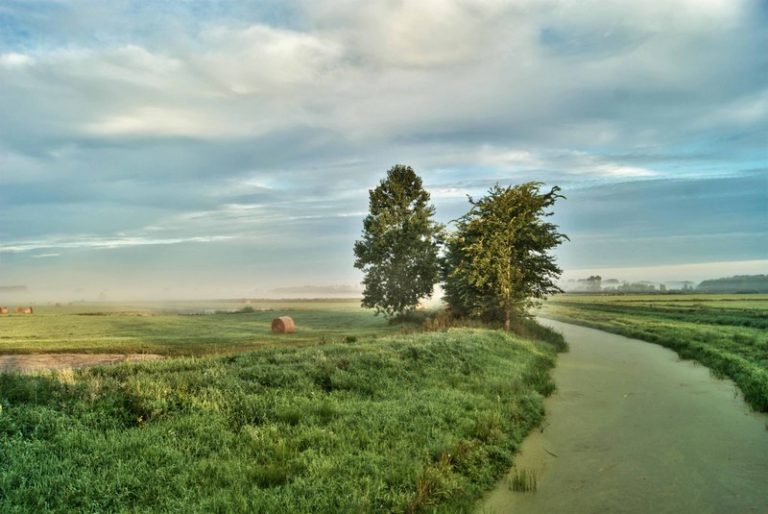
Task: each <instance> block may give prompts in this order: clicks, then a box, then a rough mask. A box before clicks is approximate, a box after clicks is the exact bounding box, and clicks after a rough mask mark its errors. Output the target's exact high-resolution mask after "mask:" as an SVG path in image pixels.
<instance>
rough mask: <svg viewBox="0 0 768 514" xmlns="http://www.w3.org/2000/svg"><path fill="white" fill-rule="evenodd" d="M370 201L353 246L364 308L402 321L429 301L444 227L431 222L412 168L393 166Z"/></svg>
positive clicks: (431, 211) (424, 195)
mask: <svg viewBox="0 0 768 514" xmlns="http://www.w3.org/2000/svg"><path fill="white" fill-rule="evenodd" d="M369 197H370V202H369V211H370V213H369V214H368V216H366V218H365V219H364V220H363V234H362V239H360V240H359V241H356V242H355V247H354V251H355V267H356V268H358V269H361V270H362V271H363V273H364V274H365V277H364V279H363V286H364V291H363V301H362V305H363V307H372V308H375V309H376V313H377V314H378V313H384V314H385V315H386V316H388V317H394V316H403V315H405V314H407V313H409V312H411V311H412V310H413V309H414V308H415V307H416V305H417V304H418V302H419V299H421V298H429V297H430V296H432V291H433V289H434V285H435V283H436V282H437V280H438V273H439V258H438V250H439V242H440V238H441V235H442V226H441V225H439V224H438V223H436V222H435V221H434V220H433V216H434V214H435V208H434V206H432V205H430V204H429V193H428V192H427V191H425V190H424V188H423V187H422V182H421V178H419V176H418V175H416V173H415V172H414V171H413V169H412V168H411V167H410V166H403V165H400V164H398V165H396V166H394V167H392V168H391V169H390V170H389V171H388V172H387V177H386V178H385V179H384V180H382V181H381V183H380V184H379V185H378V187H376V188H375V189H372V190H370V191H369Z"/></svg>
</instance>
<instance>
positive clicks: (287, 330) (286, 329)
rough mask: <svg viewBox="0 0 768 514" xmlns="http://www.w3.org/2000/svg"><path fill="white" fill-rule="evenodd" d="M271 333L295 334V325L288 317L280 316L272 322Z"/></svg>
mask: <svg viewBox="0 0 768 514" xmlns="http://www.w3.org/2000/svg"><path fill="white" fill-rule="evenodd" d="M272 332H273V333H275V334H292V333H294V332H296V323H294V322H293V318H291V317H290V316H280V317H279V318H275V319H273V320H272Z"/></svg>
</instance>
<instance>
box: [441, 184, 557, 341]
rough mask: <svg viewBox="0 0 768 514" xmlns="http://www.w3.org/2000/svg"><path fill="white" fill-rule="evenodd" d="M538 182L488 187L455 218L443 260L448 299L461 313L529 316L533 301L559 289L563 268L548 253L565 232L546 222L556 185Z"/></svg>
mask: <svg viewBox="0 0 768 514" xmlns="http://www.w3.org/2000/svg"><path fill="white" fill-rule="evenodd" d="M542 185H543V184H542V183H540V182H527V183H525V184H521V185H518V186H510V187H506V188H502V187H499V185H498V184H497V185H496V186H494V187H492V188H491V189H490V190H489V192H488V195H487V196H485V197H483V198H481V199H480V200H477V201H475V200H473V199H472V198H470V200H469V201H470V203H471V204H472V207H471V208H470V210H469V212H467V213H466V214H465V215H464V216H462V217H461V218H459V219H458V220H457V222H456V228H457V230H456V231H455V233H453V234H452V235H451V237H450V238H449V240H448V242H447V247H446V248H447V255H446V257H445V260H444V268H443V278H444V280H445V289H446V300H447V302H448V304H449V305H450V307H451V308H452V309H453V310H454V311H456V312H458V313H459V314H469V315H473V316H479V317H484V318H494V319H498V318H499V317H501V319H503V320H504V328H505V330H509V329H510V325H511V320H512V318H513V317H514V316H518V315H523V316H524V315H527V313H528V309H529V308H530V307H531V306H532V305H533V304H534V303H535V302H536V300H538V299H540V298H542V297H544V296H545V295H547V294H552V293H555V292H560V291H561V289H560V288H559V287H557V285H556V284H555V281H556V280H557V278H558V277H559V276H560V274H561V273H562V270H561V269H560V268H559V267H558V266H557V264H556V262H555V258H554V257H553V256H552V255H551V254H549V253H548V252H549V251H550V250H551V249H553V248H555V247H556V246H558V245H559V244H561V243H562V242H563V241H564V240H567V239H568V237H567V236H566V235H564V234H561V233H560V232H558V227H557V226H556V225H554V224H552V223H548V222H547V221H546V218H547V217H548V216H551V215H552V212H550V211H548V209H549V208H550V207H551V206H552V205H554V203H555V202H556V201H557V200H558V199H559V198H565V197H564V196H562V195H560V194H559V191H560V188H559V187H553V188H552V189H551V190H550V191H549V192H546V193H542V192H541V186H542Z"/></svg>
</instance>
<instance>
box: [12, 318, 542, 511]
mask: <svg viewBox="0 0 768 514" xmlns="http://www.w3.org/2000/svg"><path fill="white" fill-rule="evenodd" d="M300 313H301V311H296V313H295V314H296V315H297V318H298V319H300V320H301V319H302V317H300V316H299V314H300ZM306 314H307V316H310V315H312V316H321V314H320V312H319V311H309V312H306ZM70 315H71V314H70ZM70 315H66V316H70ZM55 316H57V315H52V318H51V319H56V318H55ZM60 316H65V315H60ZM259 316H262V315H257V314H244V315H239V314H238V315H234V314H233V315H221V317H219V316H212V317H191V318H186V317H182V318H179V319H176V318H172V319H175V323H178V324H179V325H184V324H185V323H196V322H200V323H202V322H203V321H204V322H205V323H207V325H205V326H206V327H208V330H210V331H213V330H214V325H215V322H217V321H218V322H221V323H233V324H237V323H243V324H244V325H243V330H245V328H244V327H245V326H251V324H253V326H254V327H257V328H261V329H263V328H264V326H265V325H263V323H264V322H265V321H264V320H262V319H261V318H260V317H259ZM336 316H337V317H336V321H335V322H333V323H331V322H329V323H328V326H327V327H326V326H325V325H323V323H322V322H321V321H320V320H318V321H316V324H315V326H314V327H315V328H314V332H312V333H313V334H314V337H318V336H319V335H320V334H325V335H326V336H327V335H328V334H331V333H332V334H338V335H339V336H340V335H341V334H349V333H354V332H355V330H357V331H358V333H359V332H361V331H366V330H373V327H374V326H376V327H378V329H379V335H381V333H382V332H381V331H382V330H384V331H386V330H390V329H389V328H388V327H387V326H385V325H384V322H383V321H380V320H377V319H375V318H372V317H369V316H368V315H362V314H357V315H356V316H357V317H355V316H354V315H351V314H350V313H346V312H345V311H342V312H339V313H337V315H336ZM267 317H269V316H267ZM38 319H39V320H40V321H43V322H44V321H46V316H40V318H38ZM87 319H88V320H89V321H90V320H91V318H87ZM117 319H118V320H119V319H121V318H117ZM152 319H153V318H147V320H150V321H152ZM240 319H242V320H243V321H242V322H240V321H239V320H240ZM265 319H266V318H265ZM304 319H305V320H306V319H309V318H304ZM230 320H232V321H230ZM249 320H250V321H249ZM344 320H347V321H348V322H349V323H351V324H352V326H344V327H339V329H338V330H337V327H336V323H342V322H344ZM355 320H357V321H355ZM372 320H373V321H372ZM7 321H8V320H7V319H4V320H3V322H7ZM131 321H132V320H131ZM26 323H35V321H34V320H31V319H30V320H27V321H26ZM94 323H102V324H100V325H96V326H98V327H100V328H99V330H102V331H106V330H107V328H106V327H113V328H114V327H116V326H119V325H115V323H117V322H116V321H114V320H113V319H112V318H110V317H104V318H98V320H97V321H95V322H94ZM163 323H164V324H163V326H165V327H168V325H167V324H168V323H170V320H164V321H163ZM307 325H308V322H307V321H304V326H305V327H307ZM150 326H152V325H150ZM236 326H240V325H236ZM342 328H343V330H342ZM307 329H308V327H307ZM142 330H144V331H146V328H143V329H142ZM230 330H232V328H231V326H230ZM335 330H336V331H335ZM192 332H193V331H192V330H191V329H186V333H187V334H188V335H187V337H188V338H190V339H188V341H187V342H186V343H184V344H185V345H194V344H196V343H195V339H194V338H193V337H192ZM230 337H231V336H230ZM251 337H252V336H251ZM94 344H95V343H94ZM156 344H159V345H160V346H159V347H161V348H163V347H166V346H164V345H165V344H166V343H165V342H161V343H156ZM206 344H208V343H206ZM210 344H214V343H213V341H212V342H211V343H210ZM228 344H232V345H234V346H235V347H237V348H238V349H242V348H241V347H239V346H237V345H236V344H235V343H232V342H231V341H230V343H228ZM171 348H175V347H171ZM203 348H208V347H207V346H203ZM554 355H555V351H554V347H553V346H551V345H550V344H547V343H543V342H533V341H530V340H525V339H521V338H519V337H516V336H511V335H507V334H505V333H503V332H500V331H491V330H472V329H452V330H450V331H448V332H431V333H420V334H409V335H394V336H389V337H379V338H377V339H374V338H373V337H361V338H360V339H359V340H357V341H353V340H351V339H348V340H346V342H336V343H331V344H324V345H312V346H304V347H296V346H293V347H287V346H285V345H283V346H282V347H279V348H264V349H262V350H261V351H256V352H247V353H237V354H234V355H229V356H217V357H213V356H209V357H194V358H178V359H168V360H164V361H156V362H147V363H141V364H122V365H117V366H110V367H96V368H88V369H83V370H80V371H75V372H74V373H73V372H72V371H69V372H65V373H59V374H48V375H37V376H34V375H33V376H27V375H19V374H0V407H1V408H0V511H2V512H42V511H45V512H123V511H126V512H128V511H130V512H184V513H189V512H329V513H330V512H422V511H431V510H432V508H434V507H437V508H439V509H440V511H449V512H466V511H470V510H471V509H472V505H473V501H474V500H475V499H476V498H477V497H478V496H479V495H480V494H481V493H482V492H483V491H484V490H485V489H487V488H489V487H490V486H492V485H493V483H494V482H495V481H496V480H497V479H498V478H500V477H501V476H502V475H503V474H504V472H505V471H506V470H507V468H508V467H509V466H510V465H511V463H512V456H513V454H514V452H515V450H516V448H517V447H518V445H519V443H520V441H521V440H522V438H523V437H524V436H525V434H526V433H527V432H528V431H529V430H530V429H531V428H532V427H534V426H535V425H536V424H538V423H539V422H540V420H541V418H542V416H543V414H544V410H543V401H542V400H543V395H546V394H549V393H550V392H551V391H552V390H553V387H554V386H553V384H552V382H551V380H550V378H549V370H550V368H551V367H552V366H553V365H554V361H555V358H554Z"/></svg>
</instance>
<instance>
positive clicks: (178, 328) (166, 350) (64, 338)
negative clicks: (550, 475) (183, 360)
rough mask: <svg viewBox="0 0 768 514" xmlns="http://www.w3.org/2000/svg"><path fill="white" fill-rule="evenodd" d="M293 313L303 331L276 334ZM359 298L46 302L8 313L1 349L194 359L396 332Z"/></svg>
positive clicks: (0, 328) (2, 320)
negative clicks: (275, 327)
mask: <svg viewBox="0 0 768 514" xmlns="http://www.w3.org/2000/svg"><path fill="white" fill-rule="evenodd" d="M282 315H288V316H292V317H293V318H294V319H295V320H296V324H297V332H296V333H295V334H288V335H273V334H272V333H271V331H270V325H271V322H272V319H273V318H275V317H276V316H282ZM400 330H401V327H400V326H399V325H390V324H388V323H387V322H386V320H384V319H382V318H381V317H376V316H374V314H373V311H371V310H364V309H361V308H360V301H359V300H296V301H279V300H269V301H266V300H265V301H254V302H249V303H244V302H177V303H174V304H159V303H139V304H133V305H130V304H112V303H98V304H72V305H64V306H52V305H48V306H40V307H36V308H35V314H34V315H31V316H30V315H23V314H11V315H5V316H0V354H19V353H43V352H58V353H61V352H75V353H157V354H161V355H170V356H190V355H203V354H212V353H231V352H236V351H246V350H256V349H260V348H264V347H269V346H275V345H283V344H286V345H291V346H295V345H308V344H316V343H319V342H332V341H341V340H344V339H345V338H347V337H360V338H371V337H376V336H380V335H386V334H395V333H398V332H399V331H400Z"/></svg>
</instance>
